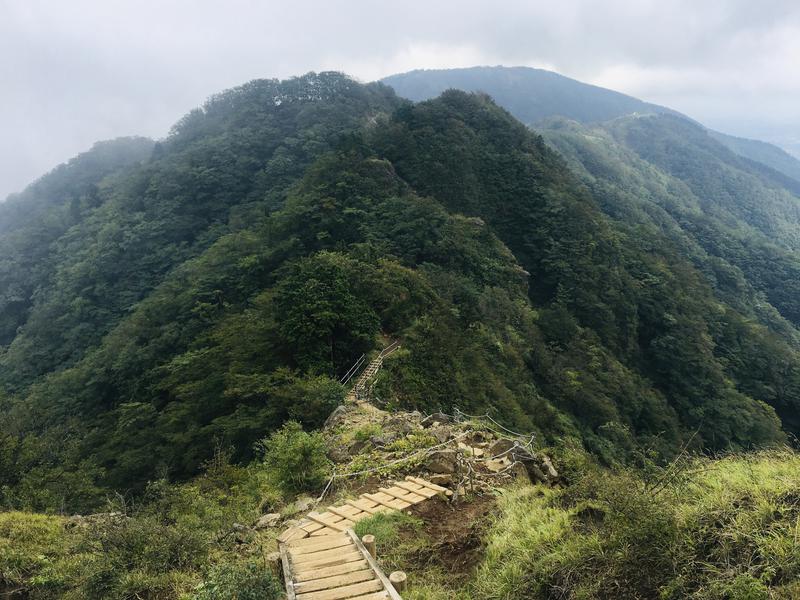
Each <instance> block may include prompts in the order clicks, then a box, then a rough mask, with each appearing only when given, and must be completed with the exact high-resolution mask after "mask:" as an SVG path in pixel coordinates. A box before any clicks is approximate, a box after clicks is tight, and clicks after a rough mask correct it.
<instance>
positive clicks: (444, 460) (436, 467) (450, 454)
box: [425, 450, 458, 474]
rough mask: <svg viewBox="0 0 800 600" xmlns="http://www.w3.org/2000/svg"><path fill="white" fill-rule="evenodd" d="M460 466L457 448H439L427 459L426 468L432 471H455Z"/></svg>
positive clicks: (445, 472) (446, 472)
mask: <svg viewBox="0 0 800 600" xmlns="http://www.w3.org/2000/svg"><path fill="white" fill-rule="evenodd" d="M457 467H458V453H457V452H456V451H455V450H439V451H438V452H434V453H433V454H431V455H430V456H429V457H428V458H427V460H426V461H425V468H426V469H427V470H428V471H430V472H431V473H444V474H450V473H455V472H456V468H457Z"/></svg>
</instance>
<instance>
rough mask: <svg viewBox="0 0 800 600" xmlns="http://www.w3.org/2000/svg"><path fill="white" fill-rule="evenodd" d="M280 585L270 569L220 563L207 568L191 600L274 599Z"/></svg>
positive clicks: (280, 592) (279, 590) (278, 594)
mask: <svg viewBox="0 0 800 600" xmlns="http://www.w3.org/2000/svg"><path fill="white" fill-rule="evenodd" d="M281 597H282V589H281V585H280V583H279V582H278V580H277V579H275V577H274V576H273V574H272V573H271V572H270V570H269V569H268V568H267V567H266V566H264V565H257V564H255V563H246V564H223V565H218V566H216V567H214V568H213V569H211V571H210V572H209V573H208V576H207V578H206V580H205V581H204V582H203V583H201V584H200V586H198V588H197V592H196V595H195V597H194V598H195V600H278V599H279V598H281Z"/></svg>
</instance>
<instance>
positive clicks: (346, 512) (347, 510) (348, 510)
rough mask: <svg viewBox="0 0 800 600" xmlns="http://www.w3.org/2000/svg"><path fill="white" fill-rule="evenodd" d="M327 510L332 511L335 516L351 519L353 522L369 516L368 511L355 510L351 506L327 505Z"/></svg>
mask: <svg viewBox="0 0 800 600" xmlns="http://www.w3.org/2000/svg"><path fill="white" fill-rule="evenodd" d="M328 512H329V513H333V514H334V515H336V516H339V517H342V518H343V519H346V520H349V521H352V522H354V523H355V522H356V521H360V520H361V519H363V518H365V517H368V516H369V513H368V512H365V511H363V510H362V511H359V512H356V509H355V508H353V507H352V506H348V507H341V508H340V507H338V506H329V507H328Z"/></svg>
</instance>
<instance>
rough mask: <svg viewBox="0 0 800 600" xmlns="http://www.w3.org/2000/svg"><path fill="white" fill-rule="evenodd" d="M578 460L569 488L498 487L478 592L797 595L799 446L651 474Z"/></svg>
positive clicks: (718, 599)
mask: <svg viewBox="0 0 800 600" xmlns="http://www.w3.org/2000/svg"><path fill="white" fill-rule="evenodd" d="M573 462H576V461H573ZM582 465H583V467H581V469H580V470H578V471H575V472H573V475H572V478H573V482H572V485H570V486H569V487H567V488H565V489H564V490H561V491H555V490H550V491H547V492H545V493H542V492H541V490H536V489H532V488H520V489H518V490H515V491H511V492H508V493H506V494H504V495H503V496H502V497H501V501H500V506H501V514H500V516H499V517H498V519H497V521H496V523H495V525H494V527H493V531H492V533H490V535H489V537H488V547H487V554H486V559H485V562H484V564H483V565H481V567H480V569H479V571H478V573H477V574H476V577H475V580H474V585H473V590H472V592H473V597H474V598H481V599H484V598H485V599H489V598H507V597H510V596H515V597H525V598H549V597H552V594H554V593H558V594H560V596H559V597H564V598H575V599H577V598H662V599H664V600H667V599H673V598H674V599H677V598H688V599H694V600H723V599H737V600H739V599H741V600H745V599H757V598H790V597H792V596H791V594H792V590H793V589H795V588H794V587H793V586H794V582H795V580H796V578H797V577H798V575H800V562H798V560H797V552H796V541H795V529H796V525H797V524H796V518H797V514H796V512H797V511H796V507H795V506H794V498H796V494H797V492H798V491H800V487H799V486H800V479H798V477H797V473H798V471H797V468H798V466H800V463H798V456H797V455H796V454H795V453H793V452H790V451H774V452H767V453H762V454H754V455H750V456H740V457H737V456H731V457H728V458H725V459H721V460H718V461H710V460H706V459H697V460H693V461H689V462H688V463H685V462H684V463H682V464H675V465H670V466H668V467H666V468H664V469H661V470H660V472H658V473H656V472H653V473H651V474H650V475H648V476H646V477H642V475H641V474H640V473H638V472H635V471H629V470H623V471H618V472H617V473H615V474H610V473H609V472H608V471H607V470H600V469H598V468H597V467H595V466H592V465H591V462H590V461H586V460H583V461H582Z"/></svg>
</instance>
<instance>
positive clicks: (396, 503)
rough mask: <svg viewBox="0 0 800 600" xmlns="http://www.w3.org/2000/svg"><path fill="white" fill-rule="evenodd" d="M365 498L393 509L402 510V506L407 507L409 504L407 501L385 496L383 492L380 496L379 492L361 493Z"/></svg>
mask: <svg viewBox="0 0 800 600" xmlns="http://www.w3.org/2000/svg"><path fill="white" fill-rule="evenodd" d="M361 495H362V496H363V497H364V498H366V499H367V500H372V501H373V502H375V503H376V504H381V505H383V506H386V507H388V508H391V509H393V510H403V509H404V508H408V507H409V506H411V505H410V504H409V503H408V502H403V501H402V500H397V499H395V498H392V497H391V496H387V495H386V494H384V495H383V496H380V495H379V494H361Z"/></svg>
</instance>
